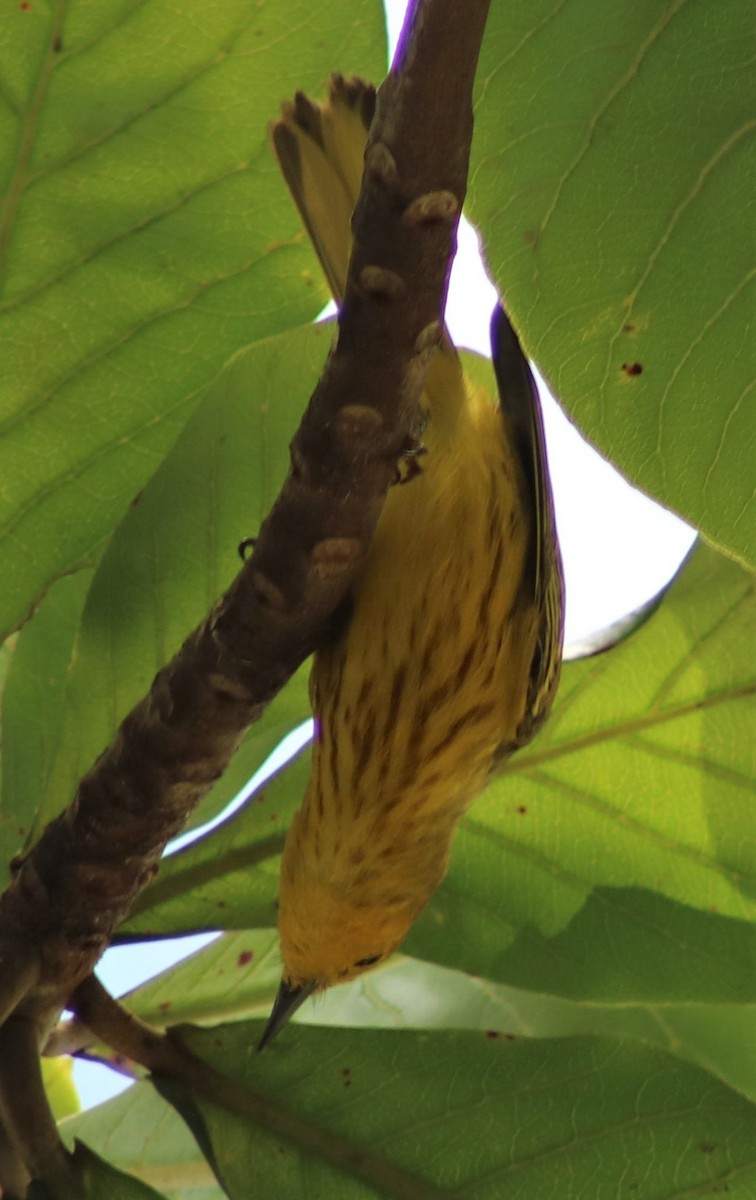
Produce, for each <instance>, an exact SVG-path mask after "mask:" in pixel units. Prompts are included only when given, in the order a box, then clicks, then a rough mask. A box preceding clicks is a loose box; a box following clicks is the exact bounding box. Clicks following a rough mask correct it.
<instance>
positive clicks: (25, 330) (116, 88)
mask: <svg viewBox="0 0 756 1200" xmlns="http://www.w3.org/2000/svg"><path fill="white" fill-rule="evenodd" d="M334 69H341V70H343V71H345V72H347V73H349V72H351V71H360V72H363V73H366V74H368V75H371V76H380V75H382V74H383V72H384V69H385V42H384V19H383V12H382V8H381V6H380V5H379V3H377V0H354V2H352V3H350V4H348V5H347V4H341V5H334V4H332V3H323V2H321V3H315V4H313V3H312V2H311V0H291V2H287V3H286V4H285V5H283V4H280V5H279V4H269V5H266V6H264V7H263V8H261V7H260V5H259V4H258V3H256V2H253V0H219V2H218V3H215V4H213V7H212V20H209V19H208V9H207V5H206V4H205V3H204V0H185V2H184V3H182V4H181V5H178V6H177V5H174V4H170V3H167V2H166V0H152V2H151V3H148V4H137V5H136V6H135V5H133V4H124V3H122V2H121V0H119V2H118V3H116V4H115V5H113V4H109V5H105V6H98V5H91V4H90V5H87V4H77V5H68V6H66V7H65V9H64V8H63V7H62V6H43V5H39V4H30V5H19V4H16V5H12V6H6V11H5V15H4V17H3V23H2V31H0V95H2V98H3V109H2V119H1V120H0V194H1V195H4V197H5V200H4V203H3V205H2V208H0V340H1V341H2V344H3V347H4V355H3V379H2V390H0V432H1V433H2V439H1V441H0V479H2V492H1V494H0V570H1V571H2V576H3V579H4V581H5V587H4V589H3V596H2V605H0V630H7V629H9V628H12V627H13V626H15V625H16V624H18V623H19V622H20V621H22V620H23V619H24V618H25V617H26V616H28V614H29V612H30V610H31V609H32V607H33V605H34V603H35V602H36V601H37V600H38V598H39V597H40V595H41V594H42V593H43V591H44V589H45V588H46V587H47V586H49V584H50V582H51V581H52V580H53V579H55V578H56V577H57V576H58V575H60V574H63V573H65V572H68V571H70V570H71V569H72V568H73V567H75V566H79V565H81V564H82V563H92V562H93V561H95V560H96V558H97V556H98V555H99V553H100V551H101V549H102V547H103V543H104V540H105V539H107V537H108V536H109V535H110V533H111V531H112V529H113V527H114V525H115V524H116V523H117V521H118V520H119V519H120V517H121V516H122V515H123V513H124V511H125V509H126V507H127V505H128V503H129V502H130V501H131V500H132V499H133V497H134V496H135V495H136V494H137V493H138V492H139V490H140V488H142V487H143V486H144V484H145V482H146V481H147V480H148V479H149V477H150V475H151V474H152V473H153V471H154V470H155V468H156V467H157V466H158V465H159V463H160V461H161V459H162V457H163V455H164V454H165V453H166V452H167V450H168V449H169V448H170V446H171V445H172V444H173V442H174V441H175V439H176V437H177V435H178V433H179V432H180V430H181V428H182V426H183V424H184V423H185V421H186V419H187V417H188V416H189V415H190V413H191V411H192V408H193V406H194V404H195V403H196V399H197V397H198V395H199V391H200V389H201V388H202V387H203V386H204V385H205V384H207V383H208V381H210V380H211V379H213V378H214V377H215V376H216V375H217V373H218V371H219V370H220V368H221V367H222V365H223V363H224V362H225V361H226V360H227V359H228V358H229V357H230V355H232V354H233V353H234V352H235V351H237V350H238V349H239V348H240V347H241V346H243V345H245V344H246V343H248V342H250V341H253V340H255V339H258V338H261V337H264V336H266V335H268V334H271V333H274V332H276V331H278V330H281V329H284V328H287V327H288V326H290V325H292V324H295V323H297V322H299V321H302V320H305V319H306V318H307V317H309V316H312V315H314V313H315V312H316V311H317V309H318V307H320V306H321V305H322V302H323V298H324V295H325V289H324V287H323V284H322V281H321V276H320V272H319V271H318V270H315V269H314V267H313V262H314V260H313V257H312V252H311V251H310V250H309V248H306V247H305V246H304V244H303V237H302V235H301V233H300V226H299V222H298V219H297V217H296V215H295V212H294V208H293V206H292V205H291V204H290V203H289V202H288V201H287V199H286V196H285V189H284V186H283V183H282V182H281V180H280V179H279V176H278V172H277V169H276V166H275V163H274V160H273V156H272V154H271V153H270V150H269V148H268V144H267V124H268V122H269V121H270V120H271V118H273V117H275V116H276V111H277V106H278V103H279V101H280V100H281V99H283V98H285V97H286V96H288V95H290V94H291V93H292V92H293V91H294V90H295V89H296V88H297V87H303V88H307V89H310V90H314V91H322V90H323V89H324V87H325V81H326V78H327V76H328V75H329V73H330V72H331V71H332V70H334ZM0 636H1V635H0Z"/></svg>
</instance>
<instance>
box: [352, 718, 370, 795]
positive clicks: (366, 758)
mask: <svg viewBox="0 0 756 1200" xmlns="http://www.w3.org/2000/svg"><path fill="white" fill-rule="evenodd" d="M374 745H375V709H372V708H371V709H370V711H369V712H368V713H367V716H366V717H365V720H364V722H363V724H362V728H361V730H360V749H359V754H358V755H357V761H356V763H355V767H354V774H355V778H356V780H357V781H358V782H359V779H360V777H361V775H363V774H364V771H365V768H366V767H367V765H368V763H369V762H370V756H371V755H372V753H373V747H374ZM358 811H359V809H358Z"/></svg>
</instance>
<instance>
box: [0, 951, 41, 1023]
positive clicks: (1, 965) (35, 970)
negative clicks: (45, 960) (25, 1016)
mask: <svg viewBox="0 0 756 1200" xmlns="http://www.w3.org/2000/svg"><path fill="white" fill-rule="evenodd" d="M39 969H40V959H39V955H38V953H37V951H36V950H35V949H34V948H33V947H32V946H29V945H21V944H19V943H18V942H17V941H15V940H14V941H6V942H3V943H0V1025H2V1024H3V1022H4V1021H5V1020H6V1018H7V1017H8V1016H10V1014H11V1013H12V1012H14V1011H15V1009H16V1006H17V1004H18V1002H19V1000H21V999H22V998H23V997H24V996H25V995H26V994H27V992H29V990H30V989H31V988H32V987H33V986H34V984H35V983H36V982H37V979H38V978H39Z"/></svg>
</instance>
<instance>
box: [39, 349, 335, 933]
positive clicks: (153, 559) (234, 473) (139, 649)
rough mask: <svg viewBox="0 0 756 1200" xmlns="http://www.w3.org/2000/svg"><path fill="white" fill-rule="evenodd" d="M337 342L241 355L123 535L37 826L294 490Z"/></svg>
mask: <svg viewBox="0 0 756 1200" xmlns="http://www.w3.org/2000/svg"><path fill="white" fill-rule="evenodd" d="M331 336H332V329H331V327H330V326H323V325H318V326H308V327H306V328H303V329H298V330H294V331H293V332H291V333H286V334H281V335H280V336H278V337H274V338H269V339H265V340H264V341H261V342H255V343H254V344H253V345H251V346H249V347H247V348H246V349H245V350H243V351H241V352H240V353H239V354H238V355H236V356H235V357H234V359H233V360H232V361H231V362H230V363H229V364H228V366H227V367H226V369H225V370H224V371H222V372H221V374H220V376H219V377H218V379H217V380H216V382H215V383H214V384H213V385H212V386H211V387H210V388H209V389H208V390H207V393H206V394H205V396H204V398H203V400H202V402H201V403H200V404H199V406H198V407H197V409H196V411H195V412H194V414H193V415H192V417H191V419H190V420H189V422H188V424H187V426H186V428H185V429H184V431H183V432H182V434H181V435H180V437H179V439H178V441H177V442H176V444H175V446H174V447H173V449H172V450H171V451H170V453H169V454H168V455H167V457H166V458H165V460H164V462H163V463H162V465H161V467H160V468H159V469H158V471H157V472H156V473H155V475H154V476H153V478H152V479H151V480H150V482H149V483H148V485H147V486H146V488H145V489H144V491H143V492H142V494H141V496H140V497H139V501H138V503H136V504H134V505H133V506H132V507H131V509H130V510H129V512H128V514H127V516H126V517H125V518H124V520H123V521H122V523H121V525H120V526H119V528H118V530H117V531H116V533H115V535H114V537H113V539H112V541H111V543H110V545H109V546H108V549H107V550H106V552H105V554H104V555H103V558H102V560H101V562H100V565H99V567H98V569H97V571H96V573H95V576H94V580H93V582H92V584H91V587H90V590H89V595H88V597H87V601H86V605H85V607H84V610H83V613H82V617H81V624H80V628H79V630H78V633H77V638H76V655H75V660H74V661H73V662H72V664H71V669H70V672H69V673H68V677H67V682H66V691H65V704H64V711H63V715H62V721H63V725H62V731H61V737H60V739H59V743H58V746H57V751H58V752H57V754H56V756H55V759H54V763H53V764H52V767H51V769H50V770H49V772H48V776H47V779H46V781H45V784H46V785H45V787H44V789H42V790H40V791H39V792H38V795H41V796H42V803H41V805H40V810H39V814H38V818H37V828H41V827H42V826H43V825H44V824H45V822H46V821H48V820H50V818H51V817H52V816H54V815H55V814H56V813H58V812H59V811H60V810H61V808H63V807H65V805H66V804H68V803H69V802H70V800H71V798H72V797H73V795H74V793H75V789H76V787H77V784H78V781H79V779H80V778H81V776H82V775H83V774H84V772H85V771H87V770H88V769H89V768H90V766H91V764H92V763H93V762H94V760H95V758H96V757H97V755H98V754H99V753H100V752H101V751H102V750H103V749H104V747H105V746H107V745H108V744H109V742H110V741H111V740H112V738H113V736H114V734H115V731H116V729H117V727H118V725H119V723H120V722H121V721H122V720H123V718H124V717H125V716H126V714H127V713H128V712H129V710H130V709H131V708H132V707H133V706H134V705H135V704H136V703H137V702H138V701H139V700H140V699H141V697H142V696H143V695H144V694H145V693H146V692H147V691H148V689H149V687H150V684H151V682H152V679H153V677H154V676H155V674H156V673H157V671H158V670H159V669H160V668H161V667H162V666H163V664H164V663H166V662H167V661H168V660H169V659H170V658H171V657H172V656H173V654H175V653H176V651H177V650H178V649H179V647H180V646H181V643H182V642H183V640H184V639H185V638H186V636H187V635H188V634H189V633H190V632H191V630H192V629H193V628H194V627H195V626H196V625H198V624H199V623H200V621H202V620H203V619H204V617H205V616H206V615H207V613H208V611H209V610H210V608H211V606H212V605H213V603H214V602H215V601H216V600H217V599H218V597H219V596H220V595H221V593H222V592H223V591H224V590H225V588H227V587H228V586H229V584H230V583H231V581H232V580H233V578H234V576H235V575H236V574H237V572H238V571H239V570H240V569H241V562H240V559H239V555H238V552H237V547H238V545H239V543H240V541H241V540H242V539H243V538H244V537H246V536H248V535H250V534H255V533H256V532H257V530H258V528H259V525H260V523H261V522H262V520H263V518H264V516H265V514H266V513H267V511H268V509H269V507H270V506H271V504H272V502H273V500H274V498H275V496H276V494H277V492H278V489H279V487H280V485H281V483H282V482H283V479H284V477H285V475H286V471H287V470H288V465H289V452H288V443H289V440H290V438H291V437H292V436H293V434H294V432H295V430H296V427H297V424H298V422H299V418H300V416H301V413H302V412H303V410H304V408H305V405H306V403H307V399H308V398H309V395H310V392H311V391H312V389H313V388H314V386H315V384H316V382H317V379H318V376H319V374H320V371H321V370H322V365H323V362H324V360H325V357H326V354H327V351H328V347H329V345H330V340H331ZM177 498H178V500H179V502H177ZM36 619H37V618H35V621H36ZM33 624H34V622H32V625H33ZM30 636H34V635H30ZM306 680H307V672H306V670H303V671H300V672H299V674H298V675H297V676H296V677H295V678H294V680H293V681H291V682H290V684H289V685H288V687H287V688H286V689H285V691H284V692H283V693H282V694H281V695H280V696H279V697H278V699H277V700H276V702H275V703H274V704H273V705H272V706H271V708H270V709H269V710H268V711H267V712H266V714H265V716H264V717H263V719H262V720H261V721H260V722H258V723H257V724H256V725H255V726H253V728H252V729H251V730H250V731H249V733H248V735H247V737H246V739H245V742H244V744H243V746H242V748H241V750H240V751H239V753H238V754H237V756H236V758H235V759H234V762H233V764H232V765H231V767H230V769H229V770H228V771H227V772H226V774H225V775H224V776H223V777H222V779H221V780H220V781H219V783H218V784H217V785H216V786H215V787H214V788H213V790H212V792H211V793H210V795H209V796H208V797H207V798H206V799H205V801H204V802H203V804H202V805H201V806H200V807H199V809H198V810H197V812H196V813H195V814H194V817H193V819H192V824H195V823H198V822H201V821H204V820H206V819H208V818H209V817H210V816H212V815H214V814H215V813H217V812H218V811H219V809H220V808H222V806H223V805H224V804H225V803H227V801H228V800H230V799H232V798H233V797H234V796H235V795H236V794H237V792H238V791H239V790H240V789H241V788H242V787H243V786H244V785H245V784H246V783H247V781H248V780H249V778H250V776H251V775H253V774H254V772H255V771H256V770H257V769H258V768H259V767H260V765H261V764H262V762H263V761H264V759H265V758H266V757H267V756H268V755H269V754H270V752H271V751H272V750H273V749H274V748H275V747H276V745H277V744H278V743H279V742H280V741H281V739H282V738H283V737H284V736H285V735H286V734H287V733H289V732H290V731H291V730H292V728H293V727H294V726H296V725H298V724H300V723H301V722H302V721H303V720H305V718H306V717H308V716H309V702H308V699H307V682H306ZM24 744H25V743H24ZM245 924H248V922H245Z"/></svg>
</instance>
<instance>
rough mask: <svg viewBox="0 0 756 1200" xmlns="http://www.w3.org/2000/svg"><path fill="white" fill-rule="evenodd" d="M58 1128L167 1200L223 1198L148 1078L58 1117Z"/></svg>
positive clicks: (182, 1126)
mask: <svg viewBox="0 0 756 1200" xmlns="http://www.w3.org/2000/svg"><path fill="white" fill-rule="evenodd" d="M60 1133H61V1136H62V1137H63V1139H64V1141H65V1142H66V1143H67V1144H68V1145H69V1146H70V1145H71V1144H72V1143H73V1139H74V1138H77V1139H80V1140H82V1141H84V1142H86V1143H87V1145H90V1146H93V1147H94V1148H96V1150H97V1151H98V1153H99V1154H103V1155H106V1156H107V1158H108V1161H109V1162H111V1163H113V1165H114V1166H115V1167H118V1168H120V1169H121V1170H122V1171H129V1172H132V1173H133V1174H134V1175H136V1176H137V1177H138V1178H139V1179H141V1180H144V1182H145V1183H148V1184H150V1185H151V1186H152V1187H153V1188H158V1189H159V1191H160V1193H161V1195H165V1196H169V1197H170V1198H171V1200H222V1197H223V1193H222V1192H221V1191H220V1189H219V1188H218V1186H217V1184H216V1183H215V1181H214V1179H213V1175H212V1172H211V1170H210V1168H209V1166H208V1165H207V1163H206V1162H205V1159H204V1158H203V1156H202V1153H201V1151H200V1150H199V1148H198V1146H197V1143H196V1142H195V1140H194V1138H193V1137H192V1135H191V1134H190V1132H189V1130H188V1129H187V1127H186V1125H185V1124H184V1123H183V1121H181V1120H180V1118H179V1117H178V1116H177V1115H176V1113H175V1112H174V1111H173V1110H172V1109H171V1108H170V1107H169V1106H168V1105H167V1104H166V1103H165V1101H164V1100H162V1099H161V1098H160V1096H158V1094H157V1093H156V1091H155V1089H154V1088H153V1087H151V1086H150V1084H148V1083H135V1084H134V1085H133V1086H132V1087H130V1088H129V1090H128V1091H127V1092H124V1093H123V1094H122V1095H120V1096H117V1097H116V1098H115V1099H114V1100H110V1101H108V1103H107V1104H100V1105H98V1106H97V1107H96V1108H93V1109H91V1110H90V1111H89V1112H84V1113H80V1114H79V1115H78V1116H76V1117H73V1118H70V1119H69V1120H67V1121H63V1122H62V1124H61V1126H60ZM110 1194H111V1193H110V1191H107V1192H105V1191H103V1192H101V1193H100V1195H101V1196H104V1195H107V1196H110ZM137 1195H138V1193H137Z"/></svg>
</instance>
